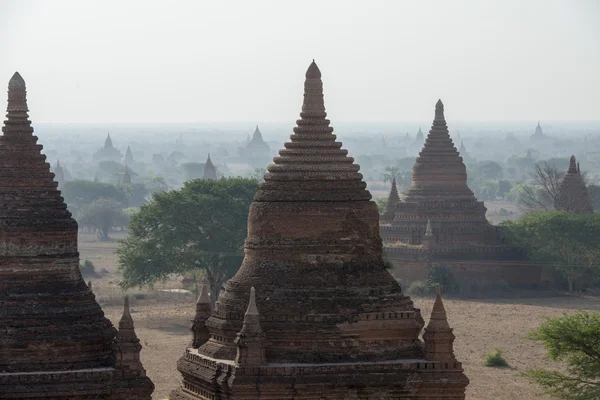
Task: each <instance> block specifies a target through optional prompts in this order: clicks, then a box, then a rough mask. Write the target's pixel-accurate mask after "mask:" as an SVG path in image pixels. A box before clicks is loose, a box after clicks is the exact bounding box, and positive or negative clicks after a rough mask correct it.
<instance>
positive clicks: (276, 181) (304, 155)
mask: <svg viewBox="0 0 600 400" xmlns="http://www.w3.org/2000/svg"><path fill="white" fill-rule="evenodd" d="M326 117H327V113H326V112H325V105H324V100H323V81H322V80H321V71H319V67H318V66H317V64H316V63H315V62H314V61H313V62H312V63H311V64H310V66H309V67H308V70H307V71H306V79H305V81H304V100H303V103H302V111H301V112H300V119H299V120H297V121H296V123H297V126H296V127H295V128H294V134H293V135H291V136H290V139H291V140H290V142H287V143H285V144H284V146H285V149H282V150H280V151H279V157H275V158H273V162H274V163H273V164H271V165H269V166H268V167H267V171H268V173H267V174H266V175H265V182H264V183H263V184H262V185H261V188H260V189H259V190H258V192H257V193H256V196H255V200H257V201H300V200H308V201H331V200H335V199H345V200H348V201H350V200H365V201H367V200H370V199H371V195H370V193H369V192H368V191H366V190H365V189H366V184H365V183H364V182H363V181H362V174H360V173H359V172H358V171H359V169H360V167H359V166H358V165H356V164H354V159H353V158H352V157H348V156H347V154H348V151H347V150H342V149H341V147H342V144H341V143H340V142H336V140H335V139H336V136H335V135H334V134H333V128H332V127H330V126H329V120H328V119H327V118H326Z"/></svg>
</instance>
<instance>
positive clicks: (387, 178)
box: [382, 167, 400, 182]
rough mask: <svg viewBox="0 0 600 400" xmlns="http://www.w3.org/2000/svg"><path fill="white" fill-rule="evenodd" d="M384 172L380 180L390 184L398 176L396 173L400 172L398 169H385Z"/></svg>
mask: <svg viewBox="0 0 600 400" xmlns="http://www.w3.org/2000/svg"><path fill="white" fill-rule="evenodd" d="M384 171H385V172H384V173H383V175H382V179H383V181H384V182H391V181H392V180H393V179H394V177H395V176H396V174H398V172H400V168H399V167H385V170H384Z"/></svg>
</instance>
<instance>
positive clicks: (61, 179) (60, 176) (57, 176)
mask: <svg viewBox="0 0 600 400" xmlns="http://www.w3.org/2000/svg"><path fill="white" fill-rule="evenodd" d="M53 172H54V180H55V181H56V183H58V187H61V186H62V185H63V183H65V172H64V171H63V169H62V167H61V166H60V160H56V165H55V166H54V168H53Z"/></svg>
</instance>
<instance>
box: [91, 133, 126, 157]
mask: <svg viewBox="0 0 600 400" xmlns="http://www.w3.org/2000/svg"><path fill="white" fill-rule="evenodd" d="M92 158H93V160H94V162H95V163H99V162H100V161H115V162H118V163H120V162H121V159H122V158H123V155H122V154H121V152H120V151H119V150H117V149H116V148H115V147H114V146H113V142H112V139H111V138H110V133H109V134H108V135H107V136H106V140H104V147H102V148H101V149H100V150H98V151H97V152H95V153H94V155H93V157H92Z"/></svg>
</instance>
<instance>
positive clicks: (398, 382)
mask: <svg viewBox="0 0 600 400" xmlns="http://www.w3.org/2000/svg"><path fill="white" fill-rule="evenodd" d="M178 369H179V371H180V372H181V373H182V375H183V383H182V386H181V387H180V388H178V389H176V390H174V391H173V392H172V393H171V395H170V397H169V398H170V399H171V400H199V399H202V400H257V399H260V400H287V399H290V400H291V399H294V400H309V399H328V400H342V399H343V400H348V399H356V400H358V399H373V400H374V399H381V400H383V399H386V400H389V399H397V400H402V399H406V400H408V399H411V400H416V399H421V400H426V399H427V400H434V399H436V400H437V399H444V400H464V398H465V388H466V386H467V385H468V383H469V380H468V378H467V377H466V376H465V375H464V373H463V369H462V365H461V363H459V362H452V363H439V362H432V361H425V360H394V361H384V362H357V363H326V364H292V363H290V364H266V365H262V366H243V365H238V364H236V363H235V362H234V361H229V360H217V359H213V358H210V357H206V356H204V355H201V354H198V351H197V350H195V349H188V350H187V351H186V353H185V355H184V356H183V357H182V358H181V359H180V360H179V362H178Z"/></svg>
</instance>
